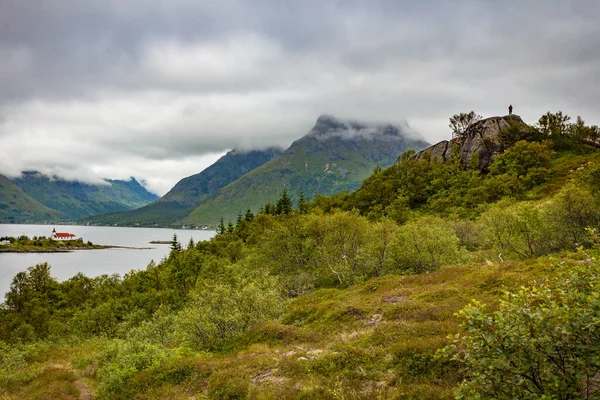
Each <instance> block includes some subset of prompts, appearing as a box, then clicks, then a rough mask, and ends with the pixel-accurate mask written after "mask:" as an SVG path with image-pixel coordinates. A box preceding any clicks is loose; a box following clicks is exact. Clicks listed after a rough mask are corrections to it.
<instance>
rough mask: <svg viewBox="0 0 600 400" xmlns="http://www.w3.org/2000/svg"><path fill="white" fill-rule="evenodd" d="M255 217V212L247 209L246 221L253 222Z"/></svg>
mask: <svg viewBox="0 0 600 400" xmlns="http://www.w3.org/2000/svg"><path fill="white" fill-rule="evenodd" d="M253 219H254V214H252V210H250V209H247V210H246V215H245V216H244V221H246V222H252V220H253Z"/></svg>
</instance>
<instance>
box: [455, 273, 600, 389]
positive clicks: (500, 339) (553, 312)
mask: <svg viewBox="0 0 600 400" xmlns="http://www.w3.org/2000/svg"><path fill="white" fill-rule="evenodd" d="M599 285H600V268H599V267H598V266H592V267H589V268H584V267H579V268H578V269H576V270H574V271H572V272H568V273H565V274H564V275H563V276H561V277H559V278H558V279H556V280H555V281H553V282H551V283H549V284H547V285H541V286H539V287H534V288H523V289H521V290H519V291H518V292H516V293H507V294H506V295H505V296H504V298H503V300H502V301H501V302H500V306H499V310H498V311H495V312H490V311H487V309H486V306H485V305H484V304H480V303H477V302H474V303H473V304H471V305H469V306H467V307H466V308H465V309H463V310H462V311H460V312H459V316H460V317H461V318H462V319H463V323H462V325H461V326H462V328H463V331H464V332H465V333H464V334H463V335H460V334H457V335H456V336H455V337H454V344H452V345H451V346H449V347H446V348H445V352H446V354H452V359H454V360H457V361H460V362H462V363H463V365H464V367H465V369H466V373H467V377H466V379H465V380H464V381H463V382H462V384H461V386H460V388H459V390H458V397H459V398H462V397H467V398H520V399H541V398H548V399H550V398H560V399H568V398H598V396H599V395H600V386H599V385H598V377H599V376H600V295H599V293H598V286H599Z"/></svg>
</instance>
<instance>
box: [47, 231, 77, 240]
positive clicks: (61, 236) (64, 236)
mask: <svg viewBox="0 0 600 400" xmlns="http://www.w3.org/2000/svg"><path fill="white" fill-rule="evenodd" d="M50 237H51V238H52V239H54V240H75V235H73V234H72V233H66V232H56V228H54V229H52V235H51V236H50Z"/></svg>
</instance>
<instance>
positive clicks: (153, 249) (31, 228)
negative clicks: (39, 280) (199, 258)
mask: <svg viewBox="0 0 600 400" xmlns="http://www.w3.org/2000/svg"><path fill="white" fill-rule="evenodd" d="M53 228H56V231H57V232H69V233H73V234H75V235H76V236H77V237H81V238H83V240H84V241H88V240H89V241H91V242H93V243H94V244H101V245H113V246H128V247H145V248H148V249H143V250H134V249H103V250H79V251H73V252H70V253H0V302H3V301H4V295H5V293H6V292H7V291H8V290H9V289H10V284H11V282H12V279H13V277H14V276H15V275H16V274H17V273H19V272H21V271H25V270H26V269H27V268H28V267H30V266H32V265H36V264H39V263H43V262H48V263H49V264H50V266H51V267H52V269H51V273H52V276H53V277H55V278H57V279H58V280H61V281H63V280H66V279H69V278H70V277H72V276H73V275H75V274H77V273H78V272H81V273H83V274H84V275H86V276H89V277H95V276H99V275H103V274H108V275H111V274H119V275H121V276H123V275H124V274H126V273H127V272H129V271H131V270H140V269H145V268H146V267H147V266H148V264H149V263H150V262H151V261H152V260H154V261H155V262H157V263H158V262H159V261H160V260H161V259H162V258H163V257H165V256H167V255H168V254H169V250H170V249H169V245H168V244H150V242H151V241H153V240H171V239H172V238H173V234H177V237H178V239H179V241H180V242H181V244H182V246H183V247H186V246H187V244H188V243H189V241H190V239H193V240H194V242H198V241H202V240H208V239H210V238H212V237H213V236H214V235H215V232H214V231H200V230H176V229H162V228H125V227H104V226H74V225H60V226H59V225H56V226H53V225H16V224H15V225H5V224H0V237H2V236H15V237H16V236H21V235H26V236H29V237H33V236H46V237H48V236H50V234H51V233H52V229H53Z"/></svg>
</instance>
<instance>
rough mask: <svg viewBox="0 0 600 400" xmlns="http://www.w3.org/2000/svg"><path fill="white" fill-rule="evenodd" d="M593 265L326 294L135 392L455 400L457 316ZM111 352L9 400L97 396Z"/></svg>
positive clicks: (467, 272) (491, 270)
mask: <svg viewBox="0 0 600 400" xmlns="http://www.w3.org/2000/svg"><path fill="white" fill-rule="evenodd" d="M586 257H587V256H585V255H583V254H570V255H569V254H564V255H562V256H555V257H544V258H540V259H537V260H528V261H524V262H505V263H500V262H495V261H489V260H485V259H481V260H480V261H479V262H474V263H473V264H471V265H469V266H460V267H448V268H445V269H442V270H440V271H437V272H434V273H430V274H424V275H415V276H386V277H382V278H375V279H371V280H369V281H367V282H365V283H363V284H359V285H355V286H353V287H351V288H349V289H345V290H336V289H322V290H317V291H315V292H314V293H312V294H310V295H306V296H303V297H300V298H297V299H295V300H293V301H292V302H291V304H290V305H289V307H288V312H287V313H286V314H285V315H284V316H283V318H282V319H281V321H280V322H279V323H270V324H264V325H262V326H258V327H254V328H253V329H252V330H251V331H249V332H248V333H247V334H245V335H244V336H243V337H241V338H240V339H238V340H237V341H236V343H234V344H232V345H231V348H232V350H229V351H225V352H223V353H220V354H219V353H217V354H212V355H207V354H206V353H197V354H194V353H186V352H183V353H182V357H181V358H180V359H179V360H177V361H172V362H170V363H167V364H165V365H161V366H158V367H157V368H155V369H153V371H152V372H144V373H138V375H137V379H136V383H135V384H136V386H139V388H140V391H141V390H142V388H143V390H146V393H145V395H143V396H142V397H140V398H161V399H187V398H190V396H208V397H209V398H237V397H235V395H236V394H241V393H246V394H247V396H248V398H256V399H270V398H280V399H296V398H307V399H334V398H349V399H352V398H364V399H371V398H419V399H421V398H427V399H449V398H452V391H453V389H454V388H455V387H456V385H457V383H458V382H459V381H460V379H461V377H460V376H457V375H456V372H454V371H455V370H454V369H452V368H448V365H447V364H445V363H443V362H441V361H439V360H436V359H435V358H434V354H435V352H436V351H437V349H439V348H441V347H443V346H444V345H445V344H446V343H447V338H446V337H447V335H449V334H453V333H456V332H458V324H459V321H458V319H457V317H456V316H455V315H454V313H455V312H456V311H458V310H459V309H461V308H462V307H464V306H465V305H466V304H468V303H469V302H470V301H471V300H472V299H478V300H481V301H484V302H485V303H488V304H492V305H493V304H495V303H496V302H497V300H498V299H499V297H500V295H501V293H502V292H503V291H505V290H510V289H516V288H518V287H520V286H521V285H532V284H535V283H539V282H541V281H543V280H544V279H545V278H547V277H549V276H552V275H554V273H555V272H557V271H558V270H559V269H561V268H566V267H568V266H569V265H575V264H579V263H581V262H583V261H582V259H586ZM559 262H560V267H559V266H558V265H559ZM102 348H103V341H102V340H98V339H95V340H91V341H87V342H84V343H83V344H81V345H77V346H72V347H63V348H58V349H54V350H51V351H50V352H48V353H46V354H45V355H44V357H42V359H41V360H40V362H39V363H38V364H34V365H32V366H30V368H31V369H32V370H35V371H37V372H36V377H35V378H34V379H33V380H32V381H31V383H30V384H29V385H26V386H23V387H20V388H13V389H11V390H10V392H9V391H6V392H5V393H4V394H5V395H6V396H7V397H6V398H15V399H16V398H24V397H26V398H31V397H33V396H39V397H43V396H44V395H51V394H52V393H61V394H62V395H63V396H65V397H63V398H78V397H77V396H78V395H79V394H78V393H79V392H78V391H79V390H80V389H77V388H78V386H77V385H76V383H77V381H82V380H84V381H85V382H86V386H87V387H88V388H92V389H93V387H94V379H93V378H94V370H93V366H90V364H89V361H90V360H91V357H92V355H93V354H94V353H95V352H98V351H101V350H102ZM73 366H75V367H73ZM76 367H78V368H80V370H79V371H74V370H76V369H77V368H76ZM59 378H60V379H59ZM44 382H47V385H45V384H44ZM79 387H81V382H80V383H79ZM76 389H77V390H76ZM69 391H70V393H71V394H70V395H68V394H65V393H69ZM0 394H3V393H2V391H1V390H0ZM227 396H230V397H227ZM197 398H198V397H197Z"/></svg>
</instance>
